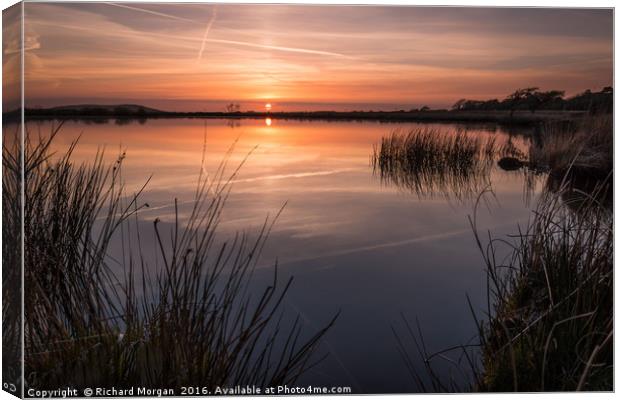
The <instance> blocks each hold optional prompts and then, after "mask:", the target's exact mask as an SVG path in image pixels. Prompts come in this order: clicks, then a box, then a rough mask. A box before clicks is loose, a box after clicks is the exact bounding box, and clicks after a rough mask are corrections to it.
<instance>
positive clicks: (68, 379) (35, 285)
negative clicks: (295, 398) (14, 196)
mask: <svg viewBox="0 0 620 400" xmlns="http://www.w3.org/2000/svg"><path fill="white" fill-rule="evenodd" d="M60 127H61V126H58V127H56V128H55V129H54V131H53V132H52V134H51V135H49V136H46V137H44V136H36V135H34V134H32V133H29V134H28V135H27V140H26V145H25V198H26V205H25V215H24V224H25V247H26V252H25V265H24V269H25V290H26V304H25V345H26V354H25V362H26V384H27V387H33V388H37V389H49V388H57V387H61V386H65V385H69V386H70V387H74V388H78V389H79V388H84V387H112V386H114V387H116V388H130V387H135V386H146V387H150V388H168V387H175V388H178V387H179V386H200V387H208V388H211V389H213V388H214V387H215V386H225V385H263V386H265V385H277V384H291V383H293V382H295V380H296V379H297V378H298V377H299V376H300V375H301V374H302V373H304V372H305V371H306V370H307V369H308V368H310V367H311V366H312V365H313V363H314V362H317V361H318V360H319V358H317V354H316V350H317V348H318V346H319V343H320V340H321V338H322V336H323V335H324V334H325V332H326V331H327V330H328V329H329V327H331V325H332V324H333V323H334V320H335V318H334V319H332V320H331V321H326V326H325V327H324V328H322V329H320V330H319V331H317V332H312V333H309V332H306V331H305V329H304V327H303V325H302V324H301V322H300V320H299V319H296V320H295V321H293V322H291V323H285V322H284V321H285V319H283V317H282V313H283V310H282V302H283V299H284V297H285V295H286V293H287V291H288V289H289V287H290V283H291V281H290V280H289V281H286V282H284V283H282V282H281V281H280V279H279V278H278V275H277V265H276V266H275V267H274V275H273V281H272V283H271V284H270V285H269V286H267V287H264V288H263V289H259V291H258V292H256V289H252V288H250V286H249V285H250V282H251V277H252V274H253V270H254V268H255V265H256V263H257V261H258V259H259V257H260V253H261V250H262V248H263V246H264V244H265V240H266V238H267V236H268V234H269V231H270V229H271V226H272V224H273V220H266V221H265V223H264V225H263V227H262V229H261V230H260V232H258V234H257V235H255V236H256V237H255V238H254V239H251V236H250V235H249V234H244V233H240V234H238V235H237V236H235V237H234V238H232V239H231V240H228V241H224V242H221V241H218V240H216V238H217V237H218V236H217V231H218V229H217V227H218V223H219V221H220V218H221V213H222V209H223V207H224V204H225V202H226V199H227V197H228V195H229V193H230V189H231V181H232V180H233V179H234V178H235V176H236V174H237V173H238V170H239V168H237V169H235V170H234V171H233V172H232V173H229V172H227V167H226V161H224V162H223V163H222V164H221V165H220V167H219V168H218V170H217V171H216V172H215V173H214V176H213V177H208V176H206V175H204V174H201V176H200V178H199V182H198V184H197V190H196V193H195V198H194V202H193V207H192V210H191V212H190V215H189V218H188V219H187V221H186V222H180V221H179V213H178V209H177V207H176V201H175V210H176V218H175V223H174V224H173V225H172V228H171V229H170V230H168V229H166V230H165V231H164V230H162V228H161V221H160V220H159V219H155V220H154V221H153V222H152V232H153V234H154V238H155V241H156V246H155V248H156V250H155V254H154V257H155V260H156V263H153V262H152V258H149V257H147V256H146V255H145V251H146V250H145V248H146V247H145V244H146V242H147V238H144V237H142V235H141V233H140V230H139V229H138V223H139V221H140V218H141V217H140V212H141V211H142V210H143V209H144V208H146V207H148V204H145V203H143V202H141V200H140V199H141V196H142V191H143V190H144V187H142V188H140V189H139V190H137V192H136V193H135V194H133V195H128V194H127V193H128V190H127V189H126V188H125V184H124V182H123V179H122V174H121V171H122V164H123V160H124V157H125V155H124V154H121V155H120V156H119V157H118V159H117V160H116V162H115V163H114V164H113V165H108V164H106V163H105V162H104V157H103V153H102V152H99V153H98V154H97V155H96V156H95V157H94V158H93V161H92V162H91V163H90V164H82V165H77V164H75V163H74V162H73V161H72V154H73V151H74V149H75V146H76V143H73V144H72V145H71V146H70V147H69V149H68V150H67V151H66V152H64V153H62V154H52V152H51V150H50V146H51V144H52V141H53V140H54V138H55V136H56V134H57V133H58V131H59V129H60ZM6 162H10V160H6ZM147 183H148V181H147ZM145 186H146V184H145ZM131 232H133V233H131ZM119 239H120V240H121V241H122V242H123V246H124V249H125V251H124V253H123V256H122V257H121V259H118V258H112V257H111V254H110V247H111V243H113V242H114V241H118V240H119Z"/></svg>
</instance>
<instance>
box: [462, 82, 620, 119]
mask: <svg viewBox="0 0 620 400" xmlns="http://www.w3.org/2000/svg"><path fill="white" fill-rule="evenodd" d="M452 109H453V110H463V111H465V110H466V111H473V110H477V111H500V110H503V111H510V114H511V115H512V114H513V113H514V112H515V111H517V110H529V111H530V112H532V113H534V112H536V111H537V110H566V111H589V112H590V113H592V114H598V113H611V112H613V88H612V87H611V86H607V87H605V88H603V89H602V90H601V91H600V92H592V91H591V90H586V91H585V92H583V93H579V94H577V95H575V96H572V97H568V98H566V97H565V92H564V91H563V90H549V91H541V90H539V88H537V87H528V88H524V89H517V90H515V91H514V92H513V93H511V94H509V95H508V96H506V98H505V99H503V100H501V101H500V100H498V99H492V100H469V99H461V100H459V101H457V102H456V103H454V105H453V106H452Z"/></svg>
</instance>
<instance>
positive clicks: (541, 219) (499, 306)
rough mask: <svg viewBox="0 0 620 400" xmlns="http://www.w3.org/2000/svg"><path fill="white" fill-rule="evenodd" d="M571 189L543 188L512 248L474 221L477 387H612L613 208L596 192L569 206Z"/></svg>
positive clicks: (502, 388) (607, 388)
mask: <svg viewBox="0 0 620 400" xmlns="http://www.w3.org/2000/svg"><path fill="white" fill-rule="evenodd" d="M599 187H600V190H605V185H603V184H601V185H600V186H599ZM568 190H570V189H569V187H568V184H566V185H565V186H564V187H563V188H562V189H561V190H560V191H558V192H546V193H545V194H544V195H543V198H542V199H541V200H540V202H539V204H538V207H537V209H536V210H535V213H534V218H533V219H532V221H531V223H530V224H529V225H528V226H527V228H526V229H525V230H524V231H522V232H519V234H518V235H517V236H516V242H515V243H514V244H509V246H510V249H511V251H510V252H509V254H510V255H509V256H508V258H505V259H504V258H500V257H499V256H498V254H500V247H501V246H506V245H507V244H508V243H509V242H507V241H504V240H499V239H490V240H489V241H487V243H486V245H483V240H482V238H481V235H480V234H479V233H478V231H477V228H476V226H475V222H473V223H472V224H473V227H474V232H475V234H476V240H477V243H478V246H479V247H480V250H481V252H482V254H483V257H484V261H485V263H486V266H487V274H488V292H489V309H488V310H487V314H488V315H489V320H488V322H486V323H479V324H478V327H479V332H480V338H481V352H482V364H483V371H484V373H483V374H481V375H480V377H481V378H480V380H479V381H478V382H477V383H476V385H475V389H476V390H482V391H567V390H570V391H572V390H612V389H613V347H612V345H613V222H612V220H613V216H612V213H611V212H610V210H609V209H607V208H606V207H604V206H602V205H601V204H600V202H599V201H598V199H597V197H598V196H597V195H596V193H595V194H592V195H591V196H590V197H589V199H588V200H587V201H583V200H582V201H580V202H579V204H578V205H577V206H573V207H567V205H566V204H565V200H564V199H565V196H563V192H565V191H568Z"/></svg>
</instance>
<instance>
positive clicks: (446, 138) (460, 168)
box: [371, 129, 498, 199]
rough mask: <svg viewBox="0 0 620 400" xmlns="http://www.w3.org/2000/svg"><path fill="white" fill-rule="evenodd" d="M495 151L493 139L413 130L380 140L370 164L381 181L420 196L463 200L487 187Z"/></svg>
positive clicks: (465, 134) (464, 134) (428, 130)
mask: <svg viewBox="0 0 620 400" xmlns="http://www.w3.org/2000/svg"><path fill="white" fill-rule="evenodd" d="M497 151H498V146H497V145H496V139H495V138H494V137H490V138H481V137H477V136H473V135H469V134H467V133H465V132H462V131H457V132H455V133H453V134H452V133H451V134H444V133H442V132H439V131H436V130H433V129H415V130H411V131H409V132H406V133H402V132H398V131H395V132H392V133H391V134H390V135H388V136H386V137H383V138H382V139H381V143H380V144H379V145H376V146H374V148H373V154H372V157H371V163H372V166H373V170H374V171H375V173H377V174H379V176H380V179H381V180H382V181H383V182H386V183H388V184H394V185H396V186H397V187H400V188H403V189H406V190H409V191H412V192H413V193H416V194H417V195H418V196H420V197H432V196H434V195H437V194H442V195H445V196H450V197H456V198H459V199H462V198H465V197H469V196H471V195H475V193H478V192H479V191H480V190H482V188H484V187H485V186H487V185H488V184H489V174H490V170H491V168H492V166H493V161H494V159H495V156H496V153H497Z"/></svg>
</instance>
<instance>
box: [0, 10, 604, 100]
mask: <svg viewBox="0 0 620 400" xmlns="http://www.w3.org/2000/svg"><path fill="white" fill-rule="evenodd" d="M25 8H26V10H25V28H24V29H25V38H26V39H25V50H26V55H25V90H26V106H31V107H33V106H41V107H48V106H54V105H65V104H78V103H105V104H118V103H139V104H144V105H147V106H151V107H156V108H161V109H166V110H190V111H222V110H223V108H224V105H225V104H226V103H228V102H235V103H239V104H240V106H241V109H242V110H262V109H264V106H265V104H266V103H271V104H272V105H273V109H274V110H281V111H287V110H317V109H337V110H353V109H360V110H361V109H401V108H402V109H408V108H415V107H420V106H423V105H428V106H430V107H432V108H442V107H449V106H450V105H452V104H453V103H455V102H456V101H457V100H459V99H461V98H468V99H489V98H499V99H501V98H504V97H505V96H506V95H507V94H509V93H510V92H512V91H514V90H515V89H517V88H520V87H529V86H538V87H540V88H541V89H560V90H565V91H566V92H567V94H568V95H572V94H576V93H578V92H581V91H583V90H586V89H593V90H600V89H601V88H602V87H604V86H610V85H611V84H612V80H613V77H612V76H613V58H612V57H613V55H612V53H613V13H612V11H611V10H602V9H599V10H588V9H581V10H578V9H524V8H521V9H514V8H512V9H508V8H502V9H500V8H448V7H446V8H439V7H434V8H433V7H402V6H400V7H396V6H319V5H317V6H298V5H233V4H227V5H226V4H219V5H215V4H156V3H152V4H149V3H78V4H75V3H73V4H71V3H26V6H25ZM5 26H6V24H5ZM5 29H10V26H8V27H7V28H5ZM9 47H10V46H8V47H7V46H6V45H5V48H4V49H3V51H4V54H5V61H4V62H5V63H7V62H11V57H6V55H7V54H9V55H10V54H15V52H14V50H15V49H12V48H9ZM7 59H8V60H7Z"/></svg>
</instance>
